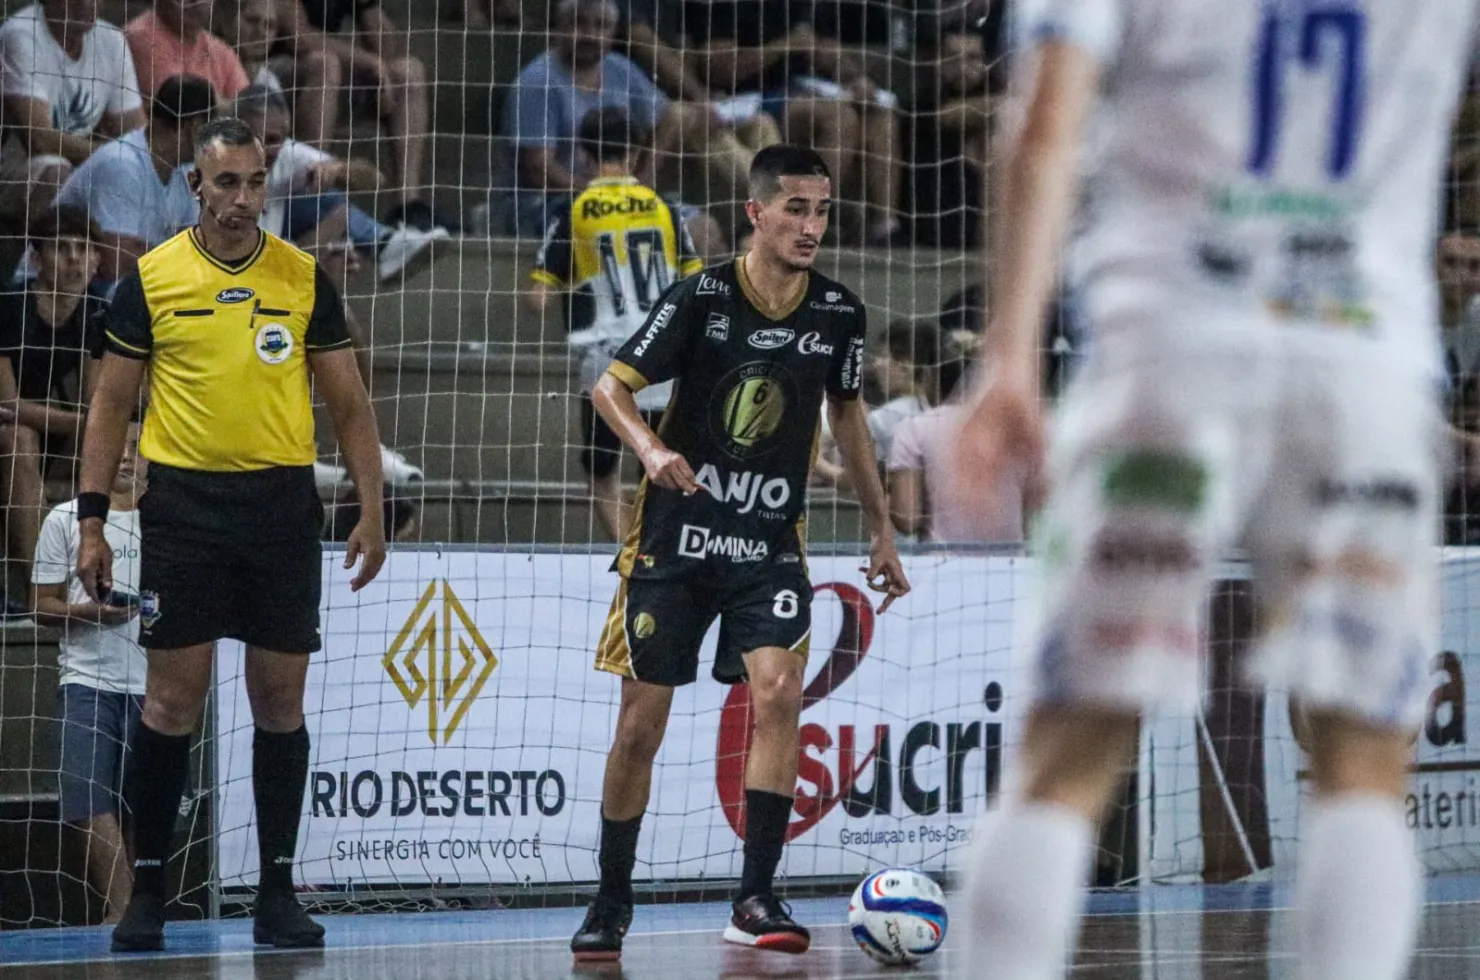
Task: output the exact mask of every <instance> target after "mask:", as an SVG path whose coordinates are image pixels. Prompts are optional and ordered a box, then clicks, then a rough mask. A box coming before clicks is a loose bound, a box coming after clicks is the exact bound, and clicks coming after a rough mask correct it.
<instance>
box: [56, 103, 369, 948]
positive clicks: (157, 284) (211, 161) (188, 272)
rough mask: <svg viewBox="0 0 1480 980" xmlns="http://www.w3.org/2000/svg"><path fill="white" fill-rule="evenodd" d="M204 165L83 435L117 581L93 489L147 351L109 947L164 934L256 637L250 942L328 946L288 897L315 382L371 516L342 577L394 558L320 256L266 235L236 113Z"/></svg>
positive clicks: (304, 738)
mask: <svg viewBox="0 0 1480 980" xmlns="http://www.w3.org/2000/svg"><path fill="white" fill-rule="evenodd" d="M195 162H196V170H195V172H194V173H192V174H191V175H190V181H191V186H192V189H193V190H194V191H195V193H196V195H197V196H198V197H199V199H200V203H201V213H200V223H199V224H198V225H197V226H196V227H194V228H192V229H190V230H189V231H187V232H182V233H181V234H179V235H177V236H175V237H174V238H172V239H170V240H169V241H168V242H165V243H164V244H163V245H161V246H159V247H158V248H155V249H154V250H152V251H150V252H148V253H147V254H145V255H144V256H143V257H142V258H141V259H139V269H138V272H137V273H136V274H134V275H132V276H130V277H128V278H126V279H124V280H123V281H122V282H121V283H120V284H119V286H118V290H117V293H116V294H115V296H114V299H113V303H112V306H111V307H110V309H109V311H108V316H107V328H106V329H107V332H106V341H107V353H106V355H105V356H104V358H103V365H102V369H101V372H100V377H99V380H98V384H97V387H96V389H95V391H94V393H93V398H92V403H91V408H90V411H89V412H88V419H87V431H86V436H85V439H84V442H83V451H82V478H81V490H82V492H81V494H80V495H79V496H78V504H77V516H78V518H79V520H80V522H81V531H82V541H81V547H80V553H79V556H78V566H79V567H78V572H79V575H80V577H81V579H82V582H83V584H84V585H85V586H86V588H87V590H88V592H89V593H91V594H92V596H93V597H94V598H95V599H96V598H99V597H101V596H105V595H107V594H108V592H109V591H110V589H111V588H112V574H111V559H112V552H111V551H110V550H109V547H108V544H107V542H106V541H105V540H104V539H103V519H104V518H106V516H107V511H108V498H107V496H106V495H105V494H104V493H103V491H104V490H105V489H106V488H107V487H108V486H109V485H110V484H111V483H112V479H113V474H114V471H115V470H116V469H117V467H118V460H119V455H120V451H121V449H122V446H123V439H124V433H125V430H126V428H127V426H128V422H129V417H130V415H132V414H133V412H134V409H135V406H136V405H137V404H138V398H139V389H140V385H141V383H142V382H143V379H144V376H145V367H146V366H147V367H148V368H149V369H150V374H149V407H148V411H147V413H146V415H145V418H144V433H143V439H142V442H141V446H140V449H141V452H142V453H143V455H144V456H145V457H147V458H148V459H149V462H150V474H149V489H148V491H147V492H146V493H145V494H144V498H143V500H142V501H140V504H139V519H140V525H141V530H142V543H141V548H142V554H141V555H140V570H139V590H140V596H141V603H140V615H139V620H140V629H139V642H140V644H141V645H142V646H143V647H144V648H145V649H146V650H147V651H148V663H149V667H148V674H147V678H146V682H145V697H144V712H143V721H142V724H141V725H140V728H139V731H138V733H137V737H136V739H135V741H134V743H133V753H132V757H131V759H130V766H129V777H128V779H127V782H126V786H125V795H126V800H127V803H128V806H129V811H130V812H131V813H132V815H133V828H134V829H133V833H134V845H135V853H136V859H135V869H134V889H133V896H132V899H131V901H130V902H129V906H128V909H127V911H126V912H125V913H124V916H123V920H122V921H121V922H120V923H119V924H118V926H117V928H116V929H115V930H114V932H113V948H114V950H117V951H134V950H150V949H161V948H163V946H164V918H165V916H164V912H165V897H166V896H165V879H164V871H165V868H164V866H165V861H166V859H167V857H168V853H169V844H170V839H171V837H172V836H173V832H174V827H175V812H176V809H177V807H178V806H179V802H180V793H181V791H182V789H183V787H184V780H185V768H186V763H187V761H188V757H189V749H190V733H191V732H192V731H193V730H194V728H195V725H196V723H197V721H198V719H199V717H200V711H201V707H202V705H203V704H204V702H205V697H206V691H207V689H208V687H209V686H210V681H211V661H212V654H213V651H214V647H215V642H216V641H217V640H220V639H223V638H232V639H237V640H241V641H242V642H244V643H246V644H247V654H246V666H245V675H246V685H247V694H248V697H249V699H250V701H251V704H252V713H253V717H254V720H255V722H256V732H255V735H254V738H253V742H252V754H253V762H252V784H253V794H254V797H255V802H256V812H257V837H258V843H259V856H260V859H261V880H260V886H259V889H258V895H257V906H256V918H255V922H254V929H253V937H254V938H255V940H256V941H257V942H258V943H261V944H270V945H275V946H319V945H322V944H323V935H324V930H323V928H322V927H321V926H319V925H318V923H316V922H314V921H313V920H312V919H310V918H309V917H308V915H307V914H306V913H305V912H304V911H303V909H302V908H301V907H300V906H299V904H298V901H297V899H296V898H295V896H294V894H293V854H294V851H295V850H296V848H297V837H298V819H299V814H300V813H301V812H302V808H303V792H304V783H305V782H306V780H307V776H308V749H309V746H308V732H307V729H306V728H305V727H304V724H303V684H304V677H305V674H306V672H307V668H308V655H309V654H310V653H313V652H315V651H317V650H318V649H319V647H320V639H319V596H320V583H321V576H322V574H323V569H322V564H321V563H322V546H321V545H320V543H319V542H320V534H321V525H322V520H323V510H322V507H321V506H320V504H319V498H318V494H317V491H316V489H315V487H314V479H313V469H312V466H313V461H314V456H315V447H314V432H313V412H312V407H311V404H310V400H309V382H310V379H312V381H313V384H314V386H315V388H316V390H317V392H318V394H319V395H320V396H321V397H322V398H323V399H324V402H325V403H326V404H327V406H328V408H329V412H330V415H331V416H332V418H333V421H334V429H335V432H336V434H337V435H338V437H339V443H340V446H341V447H342V448H343V451H344V454H345V457H346V461H347V462H348V464H349V469H350V473H351V475H352V476H353V477H354V481H355V486H356V487H357V488H358V489H359V494H360V503H361V509H360V513H361V515H362V516H361V520H360V524H359V525H358V526H357V527H356V528H355V530H354V531H353V533H352V534H351V535H350V539H349V543H348V545H347V548H346V555H345V567H346V568H349V567H352V565H353V564H354V562H355V561H356V560H357V559H359V558H361V557H363V561H362V563H361V565H360V568H359V571H358V573H357V574H356V575H355V577H354V578H353V580H352V581H351V583H350V586H351V588H353V589H359V588H360V587H362V586H364V585H365V584H366V583H368V582H369V581H370V580H371V579H372V578H374V577H375V575H376V573H377V572H378V571H379V570H380V566H381V564H382V563H383V562H384V560H385V531H384V528H383V527H382V526H381V520H382V518H381V499H380V498H381V472H380V440H379V437H378V435H377V433H376V427H375V415H374V412H373V411H372V409H371V407H370V400H369V397H368V395H367V394H366V392H365V387H364V385H363V383H362V382H361V380H360V375H359V371H358V370H357V368H356V366H355V359H354V353H353V351H352V350H351V348H350V339H349V335H348V333H347V331H346V329H345V325H344V311H343V308H342V306H341V305H340V300H339V297H338V294H337V293H336V292H335V290H334V287H333V285H332V284H331V283H330V282H329V279H328V277H327V276H325V275H324V273H323V272H321V271H320V270H319V269H318V267H317V263H316V262H315V260H314V259H313V257H312V256H309V255H307V254H306V253H304V252H301V251H299V250H298V249H297V248H295V247H294V246H292V245H290V244H288V243H287V242H284V241H282V240H281V239H278V238H275V237H274V236H272V235H269V234H266V233H264V232H261V231H259V230H258V227H257V220H258V217H259V216H260V215H261V212H262V208H263V205H264V203H265V199H266V178H267V168H266V163H265V157H264V155H263V150H262V145H261V144H260V143H259V142H258V141H257V139H256V137H254V136H253V135H252V131H251V130H250V129H248V128H247V127H246V125H245V124H243V123H242V122H241V121H240V120H237V119H221V120H217V121H215V122H212V123H208V124H207V125H206V126H205V127H203V128H202V129H201V132H200V134H199V136H198V137H197V140H196V149H195Z"/></svg>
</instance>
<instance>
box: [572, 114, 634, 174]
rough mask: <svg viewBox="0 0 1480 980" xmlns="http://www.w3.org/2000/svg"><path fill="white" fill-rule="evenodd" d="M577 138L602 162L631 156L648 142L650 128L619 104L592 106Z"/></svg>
mask: <svg viewBox="0 0 1480 980" xmlns="http://www.w3.org/2000/svg"><path fill="white" fill-rule="evenodd" d="M576 139H577V140H578V141H579V142H580V144H581V148H582V149H583V150H585V151H586V152H587V153H589V154H591V157H592V159H594V160H596V161H598V162H600V163H616V162H619V161H622V160H625V159H627V158H628V157H629V156H631V155H632V153H633V152H634V151H635V150H638V149H640V148H642V147H644V146H646V145H647V143H648V132H647V129H646V127H644V126H643V125H642V123H640V122H638V121H637V120H636V119H633V118H632V117H631V116H630V115H628V114H627V113H626V112H625V111H624V110H622V109H619V108H617V107H616V106H606V107H604V108H601V109H592V110H591V111H590V112H588V113H586V114H585V115H584V116H582V117H581V125H580V128H579V129H577V130H576Z"/></svg>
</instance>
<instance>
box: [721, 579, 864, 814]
mask: <svg viewBox="0 0 1480 980" xmlns="http://www.w3.org/2000/svg"><path fill="white" fill-rule="evenodd" d="M823 592H832V593H834V594H835V595H837V597H838V599H839V601H841V602H842V604H843V623H842V626H841V628H840V629H839V630H838V637H837V639H836V640H835V641H833V648H832V653H831V654H830V655H829V656H828V658H827V663H825V664H823V665H822V669H821V670H819V671H818V672H817V675H816V676H815V677H813V678H812V681H811V683H809V684H808V685H807V688H806V690H804V691H803V692H802V710H803V711H806V710H807V709H808V708H810V707H812V705H814V704H816V703H817V702H819V701H821V700H823V699H825V698H826V697H827V696H828V695H830V694H831V693H832V692H833V691H835V690H837V689H838V688H839V687H840V686H841V685H842V684H843V682H844V681H846V680H847V679H848V678H849V677H851V676H852V675H853V672H854V671H855V670H857V669H858V665H859V663H860V662H861V661H862V660H863V658H864V656H865V655H866V654H867V653H868V648H869V644H870V643H872V641H873V638H874V607H873V605H872V604H870V602H869V600H868V596H866V595H864V594H863V592H862V591H861V590H860V589H858V588H856V587H854V586H852V585H847V584H844V583H842V582H825V583H823V584H821V585H817V586H814V587H813V588H812V595H813V596H814V597H815V596H817V595H819V594H820V593H823ZM750 735H751V722H750V685H748V684H735V685H732V686H731V687H730V693H729V695H728V696H726V698H725V705H724V708H723V709H722V710H721V712H720V721H719V739H718V745H717V746H716V749H717V757H716V759H715V769H714V784H715V788H716V789H717V790H718V791H719V800H720V806H721V808H722V809H723V810H724V813H725V819H726V820H728V821H729V823H730V827H731V828H732V829H733V830H734V831H735V836H737V837H739V838H740V839H741V840H744V839H745V764H746V761H747V760H748V759H749V758H750ZM802 735H803V737H802V742H801V744H800V745H799V746H798V747H797V755H798V759H797V769H798V775H799V776H804V777H805V778H806V779H807V780H808V781H809V782H810V783H811V784H812V785H814V786H816V787H817V790H818V791H817V793H816V794H812V793H804V792H802V791H801V790H800V789H799V790H798V791H797V794H796V801H795V803H794V804H793V810H794V812H795V814H796V817H795V818H793V820H792V821H791V823H790V824H788V825H787V828H786V839H787V840H788V841H790V840H793V839H795V838H797V837H799V836H801V835H802V834H804V833H806V832H807V831H808V830H810V829H812V828H813V827H814V826H816V825H817V823H818V822H819V821H821V820H822V818H823V817H826V816H827V815H828V813H829V812H830V811H831V810H832V808H833V807H835V806H837V805H838V801H839V800H841V799H842V798H843V797H844V796H845V795H847V793H848V790H849V789H850V788H851V787H852V785H853V780H854V779H855V778H856V777H857V776H858V774H859V773H861V772H863V771H865V770H866V769H867V768H868V767H869V766H870V765H871V764H872V763H873V761H874V755H875V753H876V752H877V749H876V748H875V749H871V750H870V751H869V753H868V755H866V756H864V758H863V759H862V761H860V762H859V763H858V764H857V765H856V766H851V765H850V766H847V767H846V769H847V770H848V771H841V772H840V773H839V779H838V785H837V786H836V787H834V785H833V779H832V773H831V772H829V771H828V769H827V767H826V766H825V765H823V764H822V763H821V761H820V760H819V759H817V758H816V757H814V756H810V755H808V754H807V749H808V748H813V749H825V748H827V747H828V746H825V745H823V744H821V743H820V742H817V741H815V740H809V739H808V738H807V732H806V730H805V728H804V730H803V733H802ZM823 736H824V737H826V733H823ZM851 756H852V751H851V746H849V747H847V750H846V751H844V752H843V757H844V758H849V759H851Z"/></svg>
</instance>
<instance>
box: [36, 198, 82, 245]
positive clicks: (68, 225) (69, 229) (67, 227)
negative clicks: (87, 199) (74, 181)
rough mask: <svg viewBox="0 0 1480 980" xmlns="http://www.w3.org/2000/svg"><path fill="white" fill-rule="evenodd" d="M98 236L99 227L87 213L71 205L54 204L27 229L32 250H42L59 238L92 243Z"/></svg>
mask: <svg viewBox="0 0 1480 980" xmlns="http://www.w3.org/2000/svg"><path fill="white" fill-rule="evenodd" d="M98 236H99V233H98V226H97V225H95V224H93V223H92V220H91V219H90V218H88V216H87V212H86V211H84V210H83V209H82V208H79V207H76V206H74V205H71V204H53V205H52V206H51V207H49V208H47V209H46V210H45V211H42V212H41V213H40V214H38V215H37V216H36V217H35V218H33V219H32V220H31V224H30V225H29V226H28V227H27V228H26V239H27V241H28V242H29V243H30V245H31V247H32V248H40V247H41V246H43V245H46V244H49V243H52V242H55V241H56V240H57V239H59V238H81V239H82V240H84V241H89V242H91V241H96V240H97V239H98Z"/></svg>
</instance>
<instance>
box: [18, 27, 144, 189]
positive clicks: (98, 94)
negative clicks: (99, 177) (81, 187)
mask: <svg viewBox="0 0 1480 980" xmlns="http://www.w3.org/2000/svg"><path fill="white" fill-rule="evenodd" d="M96 14H97V11H96V5H95V4H78V3H76V2H69V0H43V2H41V3H36V4H32V5H31V6H29V7H25V8H23V9H21V10H19V11H17V12H16V13H15V14H14V16H12V17H10V18H9V19H7V20H6V21H5V23H3V24H0V100H3V102H4V108H5V117H6V120H7V130H6V138H5V140H4V143H3V145H0V181H3V182H5V183H7V184H10V185H17V184H28V183H29V184H35V183H37V182H38V181H37V179H36V178H38V177H39V176H41V175H43V174H47V173H50V174H51V182H52V183H53V184H54V185H59V184H60V183H61V181H62V180H65V179H66V176H67V174H68V173H70V171H71V168H72V167H73V166H75V165H77V164H80V163H82V161H84V160H86V159H87V158H88V157H89V156H91V155H92V153H93V151H94V150H95V149H97V148H98V147H99V146H102V145H103V144H104V143H106V142H107V141H108V140H110V139H113V138H115V137H118V136H122V135H123V134H124V133H127V132H129V131H130V130H134V129H137V128H139V127H140V126H142V125H143V124H144V112H143V104H142V102H141V100H140V98H139V91H138V89H139V86H138V82H137V80H136V79H135V77H134V62H133V58H132V57H131V56H130V55H129V50H128V45H127V43H125V41H124V39H123V33H122V32H121V31H119V30H118V28H116V27H114V26H113V25H112V24H109V23H106V22H104V21H100V20H98V19H97V16H96ZM53 194H54V192H53ZM53 194H48V195H47V197H46V199H45V200H42V201H38V202H33V204H32V208H33V209H34V208H35V207H44V206H45V205H46V203H48V202H49V201H50V199H51V196H53ZM3 196H4V197H5V199H6V201H7V204H6V206H5V207H4V210H5V211H6V212H7V213H9V214H10V215H11V216H12V217H19V216H20V214H22V213H24V212H18V211H15V209H14V206H15V205H24V203H25V201H26V195H24V194H19V193H13V192H10V189H9V188H8V189H7V193H6V194H5V195H3Z"/></svg>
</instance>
